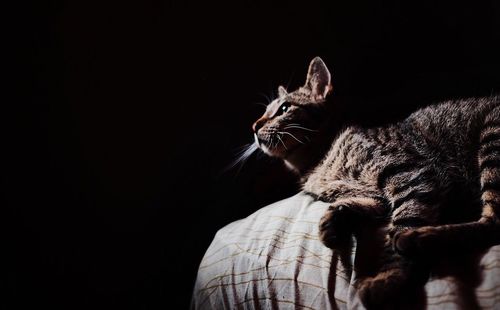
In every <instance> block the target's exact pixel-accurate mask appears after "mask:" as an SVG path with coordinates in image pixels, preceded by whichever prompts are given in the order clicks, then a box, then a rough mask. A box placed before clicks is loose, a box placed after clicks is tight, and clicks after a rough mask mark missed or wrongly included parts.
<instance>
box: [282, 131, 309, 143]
mask: <svg viewBox="0 0 500 310" xmlns="http://www.w3.org/2000/svg"><path fill="white" fill-rule="evenodd" d="M280 133H283V134H286V135H290V136H291V137H292V138H294V139H295V140H297V141H298V142H299V143H302V144H305V143H304V142H302V141H300V140H299V139H297V137H296V136H294V135H292V134H291V133H289V132H287V131H280Z"/></svg>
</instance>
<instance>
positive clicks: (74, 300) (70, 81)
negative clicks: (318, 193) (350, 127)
mask: <svg viewBox="0 0 500 310" xmlns="http://www.w3.org/2000/svg"><path fill="white" fill-rule="evenodd" d="M327 3H328V4H326V3H324V2H321V1H303V2H302V3H291V2H290V1H257V0H239V1H231V2H228V3H222V2H219V1H199V2H193V1H134V2H123V1H121V2H118V1H117V2H105V1H99V2H92V1H67V2H62V1H37V2H33V3H29V2H18V3H17V4H16V5H15V6H12V7H8V8H5V9H4V13H5V14H6V15H7V17H10V18H7V19H6V20H7V22H6V23H5V24H6V25H5V27H4V29H5V30H6V32H7V34H6V36H5V37H4V38H6V39H8V40H6V41H4V46H5V47H6V48H8V50H12V51H13V53H12V55H10V56H12V57H8V58H6V60H7V62H8V63H9V66H8V68H9V69H12V70H6V71H4V72H5V73H7V78H8V81H7V82H6V83H5V84H4V88H5V91H4V95H5V98H7V96H6V95H7V94H12V95H14V96H13V97H12V98H13V99H8V100H7V99H6V100H3V102H2V109H3V113H2V118H3V121H2V128H3V130H2V131H3V135H2V136H3V137H4V138H3V139H2V145H3V148H2V153H3V154H4V155H6V157H5V159H4V160H3V166H4V168H3V169H2V172H1V175H2V184H3V185H2V192H3V194H2V197H3V199H2V200H3V202H2V206H3V208H2V209H3V212H2V213H3V214H4V215H2V219H1V222H2V223H1V226H2V231H4V233H2V235H3V237H2V238H1V240H3V241H2V257H4V258H6V262H5V263H3V264H2V266H3V268H2V269H3V271H2V276H1V277H2V280H1V281H2V283H3V287H4V288H2V291H3V293H4V295H6V296H7V297H6V298H2V299H0V304H4V306H8V308H5V309H14V308H26V307H27V306H33V305H36V306H37V308H40V307H42V306H43V305H49V306H51V308H52V309H58V308H61V309H76V308H83V309H95V308H101V307H102V308H107V309H115V308H116V309H125V308H127V309H129V308H130V309H182V308H187V307H188V304H189V299H190V294H191V288H192V285H193V283H194V278H195V275H196V269H197V266H198V264H199V263H200V260H201V258H202V256H203V253H204V251H205V250H206V248H207V247H208V245H209V243H210V241H211V239H212V238H213V236H214V234H215V232H216V231H217V230H218V229H219V228H221V227H222V226H224V225H225V224H227V223H229V222H231V221H233V220H236V219H239V218H242V217H245V216H247V215H249V214H250V213H252V212H253V211H255V210H257V209H258V208H260V207H262V206H264V205H266V204H268V203H270V202H273V201H276V200H278V199H281V198H284V197H287V196H289V195H291V194H293V193H294V192H295V191H296V190H297V184H296V179H295V178H294V176H293V175H291V174H290V173H288V172H287V171H286V170H285V169H283V167H282V166H281V165H280V164H279V163H278V162H275V161H272V160H269V159H266V158H265V157H262V158H257V157H258V156H254V157H252V158H251V159H250V160H249V162H248V164H247V165H246V166H244V167H243V168H242V169H241V171H240V172H239V173H238V172H237V169H236V170H231V171H229V172H223V170H224V167H225V166H226V165H228V164H229V163H230V162H231V161H232V159H234V153H235V149H236V148H237V147H239V146H241V145H243V144H245V143H248V142H251V141H252V137H251V131H250V126H251V123H252V122H253V121H254V120H255V119H256V118H257V117H258V116H259V115H260V113H262V112H263V108H262V107H260V106H259V105H256V104H255V103H257V102H266V99H265V96H271V97H272V96H273V95H275V93H276V89H277V86H278V85H280V84H285V85H288V86H289V89H293V88H295V87H297V86H299V85H301V83H303V82H304V78H305V73H306V69H307V65H308V63H309V61H310V59H311V58H312V57H314V56H316V55H319V56H321V57H322V58H323V59H324V60H325V62H326V63H327V64H328V66H329V67H330V69H331V71H332V73H333V84H334V98H332V99H333V100H332V102H335V100H336V98H338V100H339V102H341V101H342V102H344V103H345V104H346V105H347V107H348V109H347V111H346V118H350V119H352V120H354V121H358V122H360V123H364V124H378V123H385V122H388V121H394V120H397V119H400V118H401V117H404V116H405V115H407V114H408V113H409V112H411V111H413V110H414V109H416V108H417V107H418V106H423V105H427V104H430V103H432V102H435V101H437V100H440V99H446V98H455V97H465V96H479V95H489V94H491V93H496V92H498V91H500V49H499V45H500V4H499V3H498V1H495V0H491V1H483V2H481V1H470V2H469V3H459V2H457V1H435V0H433V1H431V0H422V1H400V2H398V1H368V0H350V1H327ZM12 59H17V60H16V61H13V60H12Z"/></svg>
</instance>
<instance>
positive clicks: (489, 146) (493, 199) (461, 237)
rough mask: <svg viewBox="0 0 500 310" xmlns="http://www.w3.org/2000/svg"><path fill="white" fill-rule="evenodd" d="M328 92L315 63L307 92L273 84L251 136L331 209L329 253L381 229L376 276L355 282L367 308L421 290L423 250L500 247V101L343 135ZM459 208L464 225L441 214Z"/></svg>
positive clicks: (446, 107) (463, 104) (325, 237)
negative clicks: (369, 229)
mask: <svg viewBox="0 0 500 310" xmlns="http://www.w3.org/2000/svg"><path fill="white" fill-rule="evenodd" d="M332 89H333V88H332V84H331V74H330V71H329V70H328V68H327V66H326V65H325V63H324V62H323V60H322V59H321V58H319V57H316V58H314V59H313V60H312V61H311V62H310V65H309V69H308V73H307V78H306V82H305V84H304V86H302V87H299V88H298V89H296V90H295V91H292V92H287V90H286V89H285V88H284V87H283V86H280V87H279V88H278V98H277V99H275V100H274V101H272V102H271V103H270V104H269V105H268V106H267V108H266V111H265V113H264V114H263V115H262V117H260V118H259V119H258V120H257V121H256V122H255V123H254V124H253V126H252V129H253V132H254V138H255V146H256V147H258V148H260V149H261V150H262V151H263V152H264V153H266V154H268V155H270V156H272V157H277V158H280V159H281V160H283V162H284V163H285V164H286V166H288V167H289V168H290V169H292V170H294V171H296V172H297V173H299V174H300V175H301V176H302V189H303V191H304V192H306V193H308V194H310V195H312V196H314V197H315V198H316V199H317V200H322V201H325V202H328V203H330V207H329V208H328V211H327V213H326V214H325V215H324V216H323V218H322V219H321V221H320V223H319V232H320V239H321V241H322V242H323V243H324V244H325V245H326V246H327V247H329V248H332V249H342V248H343V247H344V246H345V245H346V244H348V242H349V241H348V240H350V238H351V236H352V235H353V234H354V235H356V234H358V233H359V232H360V231H362V230H363V229H361V228H362V226H363V225H360V223H369V222H370V221H372V222H373V223H382V225H383V226H382V227H383V229H382V230H381V231H382V233H383V234H384V238H385V239H384V240H385V241H384V242H383V248H382V249H381V250H380V252H381V254H380V255H381V256H380V258H379V263H380V265H379V266H378V272H377V273H375V274H372V275H368V276H366V277H365V278H364V279H361V280H360V281H359V282H358V283H357V286H358V292H359V296H360V298H361V301H362V303H363V304H364V305H365V306H366V307H367V308H376V309H379V308H380V307H381V305H384V303H386V302H387V300H388V299H390V298H391V297H393V296H395V295H396V294H398V293H399V291H400V290H402V289H403V288H408V287H411V285H415V284H414V283H418V285H423V283H424V281H426V279H425V277H421V272H420V271H419V269H418V268H419V267H418V266H419V265H418V260H419V259H418V257H419V255H423V253H426V251H427V252H429V251H431V250H432V249H434V250H436V249H441V248H443V247H444V248H446V247H447V248H448V249H449V248H452V247H454V246H455V247H457V248H459V247H460V246H464V244H469V245H471V246H472V247H476V248H484V249H486V248H488V247H490V246H493V245H496V244H500V97H495V96H492V97H487V98H473V99H465V100H455V101H447V102H443V103H439V104H435V105H432V106H429V107H426V108H423V109H420V110H418V111H416V112H414V113H413V114H411V115H410V116H408V117H407V118H406V119H405V120H403V121H401V122H399V123H395V124H390V125H387V126H383V127H375V128H363V127H360V126H347V127H345V128H344V129H341V128H342V124H341V122H340V121H339V120H341V119H342V115H337V114H336V110H335V102H332V100H331V99H332V97H333V96H332V95H331V93H332ZM457 197H459V198H458V199H457ZM458 200H460V201H461V202H464V201H465V202H466V203H465V205H468V208H469V209H470V214H473V216H470V217H468V218H467V222H461V223H457V222H453V221H451V220H446V217H445V216H444V215H445V214H450V213H451V214H453V212H459V210H458V207H457V208H455V207H454V206H455V205H456V202H457V201H458ZM454 208H455V209H456V210H455V209H454ZM466 211H467V210H466ZM431 252H432V251H431Z"/></svg>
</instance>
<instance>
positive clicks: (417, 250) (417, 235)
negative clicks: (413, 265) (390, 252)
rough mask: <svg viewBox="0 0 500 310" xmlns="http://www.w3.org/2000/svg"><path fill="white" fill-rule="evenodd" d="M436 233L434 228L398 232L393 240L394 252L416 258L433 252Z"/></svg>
mask: <svg viewBox="0 0 500 310" xmlns="http://www.w3.org/2000/svg"><path fill="white" fill-rule="evenodd" d="M435 239H436V233H435V230H434V229H433V227H421V228H417V229H411V230H406V231H401V232H398V233H396V234H395V235H394V238H393V247H394V250H395V251H396V252H397V253H399V254H401V255H404V256H416V255H419V254H423V253H425V252H427V251H429V250H431V249H432V248H433V246H434V240H435Z"/></svg>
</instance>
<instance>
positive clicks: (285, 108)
mask: <svg viewBox="0 0 500 310" xmlns="http://www.w3.org/2000/svg"><path fill="white" fill-rule="evenodd" d="M290 106H291V104H290V102H284V103H283V104H282V105H281V106H280V108H279V110H278V113H276V114H278V115H281V114H283V113H286V112H287V111H288V109H290Z"/></svg>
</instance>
